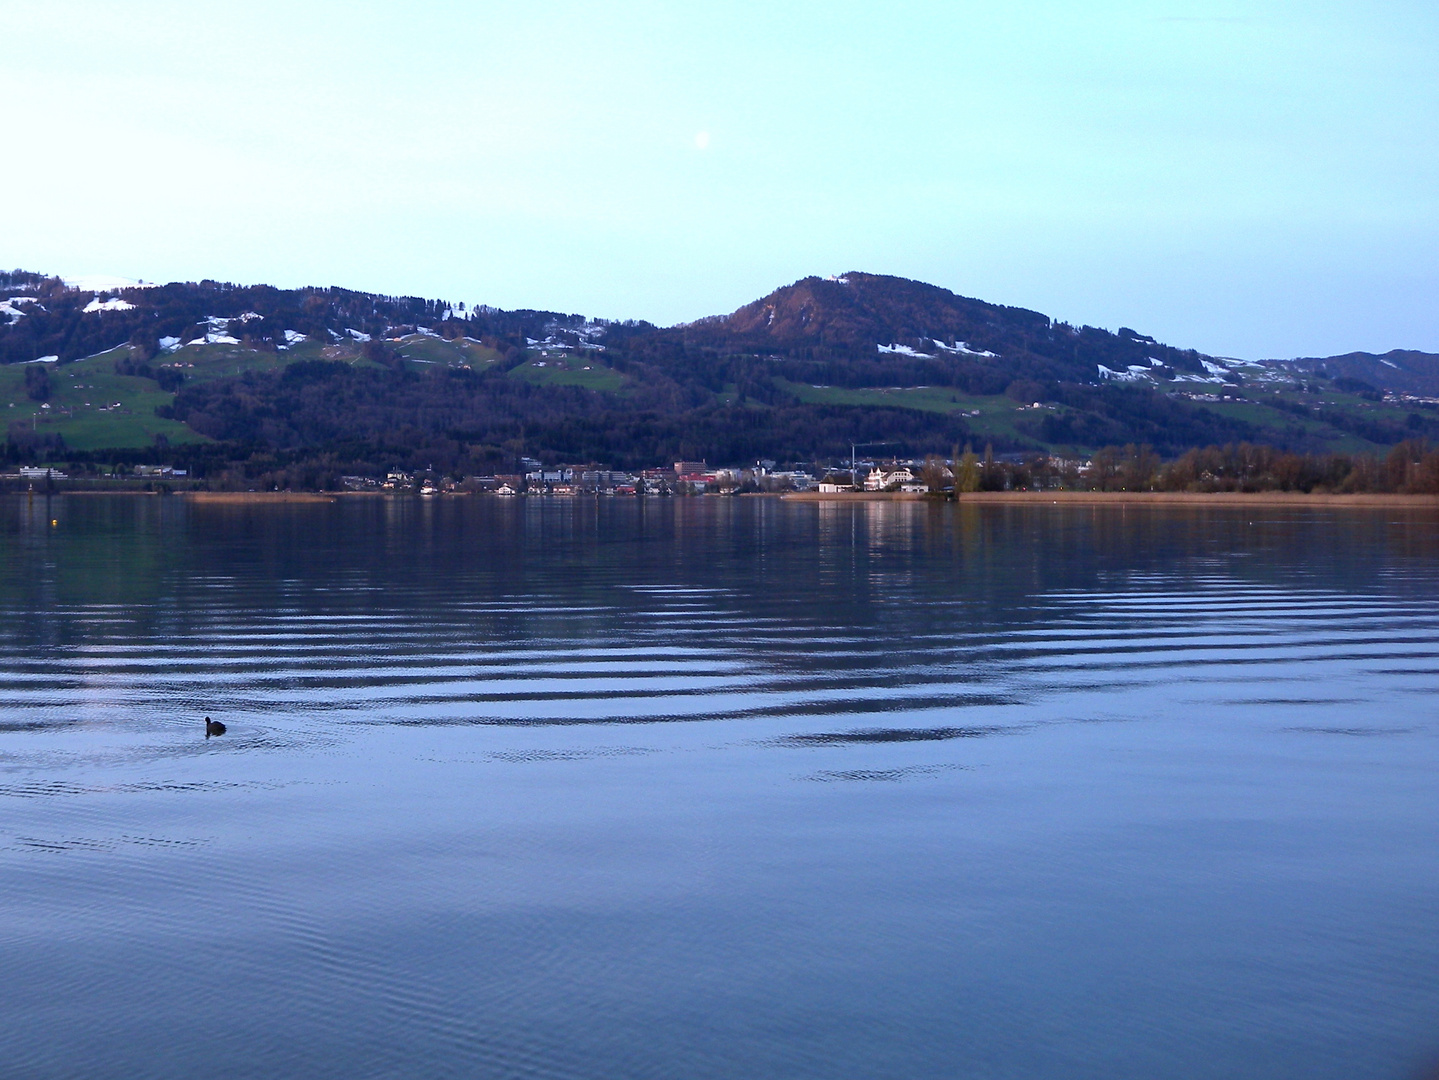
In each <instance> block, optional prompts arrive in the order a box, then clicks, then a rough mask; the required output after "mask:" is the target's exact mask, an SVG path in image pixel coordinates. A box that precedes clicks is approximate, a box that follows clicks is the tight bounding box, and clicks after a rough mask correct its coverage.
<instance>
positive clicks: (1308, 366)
mask: <svg viewBox="0 0 1439 1080" xmlns="http://www.w3.org/2000/svg"><path fill="white" fill-rule="evenodd" d="M1282 363H1285V364H1289V365H1292V366H1293V367H1294V368H1296V369H1297V370H1299V371H1306V372H1314V373H1320V372H1322V373H1324V374H1325V375H1327V376H1328V377H1329V378H1331V379H1348V380H1351V381H1358V382H1361V383H1367V384H1368V385H1369V386H1372V387H1374V388H1375V389H1377V390H1390V391H1394V392H1395V393H1399V394H1413V395H1419V396H1423V397H1439V354H1435V353H1426V352H1414V351H1413V350H1410V349H1394V350H1392V351H1390V352H1387V353H1385V354H1384V355H1383V356H1377V355H1375V354H1374V353H1366V352H1352V353H1345V354H1344V355H1343V356H1322V357H1302V358H1300V359H1298V360H1286V361H1282Z"/></svg>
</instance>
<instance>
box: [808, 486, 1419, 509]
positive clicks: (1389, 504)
mask: <svg viewBox="0 0 1439 1080" xmlns="http://www.w3.org/2000/svg"><path fill="white" fill-rule="evenodd" d="M783 498H785V499H792V500H794V501H796V502H917V501H924V500H927V499H929V498H930V496H928V495H921V494H911V493H901V492H882V491H851V492H840V493H838V494H834V495H820V494H817V493H815V492H809V491H803V492H795V493H793V494H789V495H785V496H783ZM935 501H936V502H939V500H935ZM944 505H955V506H1229V507H1233V506H1239V507H1260V506H1264V507H1273V506H1330V507H1352V508H1371V509H1414V510H1439V495H1393V494H1377V495H1376V494H1355V495H1340V494H1331V493H1323V494H1320V493H1317V492H1303V491H1253V492H1249V491H1213V492H1202V491H971V492H966V493H965V494H963V495H960V496H959V498H958V500H954V501H951V500H944Z"/></svg>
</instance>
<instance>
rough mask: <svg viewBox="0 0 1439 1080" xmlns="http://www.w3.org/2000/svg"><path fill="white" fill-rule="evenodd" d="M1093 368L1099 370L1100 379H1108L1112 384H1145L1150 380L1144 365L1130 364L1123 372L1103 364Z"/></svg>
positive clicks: (1147, 369)
mask: <svg viewBox="0 0 1439 1080" xmlns="http://www.w3.org/2000/svg"><path fill="white" fill-rule="evenodd" d="M1095 367H1097V368H1099V377H1100V378H1101V379H1109V380H1111V381H1113V382H1141V381H1146V382H1147V381H1148V380H1149V379H1150V374H1149V371H1150V369H1149V368H1148V367H1146V366H1145V365H1144V364H1130V365H1129V366H1128V367H1127V368H1125V369H1124V370H1123V371H1115V370H1114V369H1113V368H1108V367H1105V366H1104V365H1103V364H1096V365H1095Z"/></svg>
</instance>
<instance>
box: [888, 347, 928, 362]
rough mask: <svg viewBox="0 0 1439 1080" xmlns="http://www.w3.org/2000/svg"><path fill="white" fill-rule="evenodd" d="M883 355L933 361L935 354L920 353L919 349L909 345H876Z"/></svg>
mask: <svg viewBox="0 0 1439 1080" xmlns="http://www.w3.org/2000/svg"><path fill="white" fill-rule="evenodd" d="M875 348H876V349H878V350H879V351H880V352H881V353H889V354H891V355H894V356H917V357H920V358H922V359H925V360H933V359H934V354H933V353H924V352H920V351H919V350H918V349H911V348H910V347H909V346H908V345H876V346H875Z"/></svg>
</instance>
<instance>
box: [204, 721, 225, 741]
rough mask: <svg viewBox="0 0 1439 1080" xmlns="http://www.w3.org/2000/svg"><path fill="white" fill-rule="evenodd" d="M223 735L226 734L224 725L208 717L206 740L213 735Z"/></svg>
mask: <svg viewBox="0 0 1439 1080" xmlns="http://www.w3.org/2000/svg"><path fill="white" fill-rule="evenodd" d="M223 734H225V725H224V724H222V723H220V721H218V720H211V719H210V718H209V717H208V716H207V717H205V738H207V739H208V738H209V737H210V736H211V735H223Z"/></svg>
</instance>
